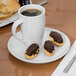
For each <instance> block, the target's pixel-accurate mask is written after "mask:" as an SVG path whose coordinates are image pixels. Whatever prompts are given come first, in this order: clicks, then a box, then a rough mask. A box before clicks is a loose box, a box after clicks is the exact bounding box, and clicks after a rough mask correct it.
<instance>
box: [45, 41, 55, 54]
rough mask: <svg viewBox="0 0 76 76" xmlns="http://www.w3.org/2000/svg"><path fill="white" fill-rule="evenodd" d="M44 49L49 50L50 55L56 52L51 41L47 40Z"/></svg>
mask: <svg viewBox="0 0 76 76" xmlns="http://www.w3.org/2000/svg"><path fill="white" fill-rule="evenodd" d="M44 49H45V50H47V51H48V52H49V53H52V52H53V50H54V44H53V43H52V42H51V41H49V40H47V41H45V43H44Z"/></svg>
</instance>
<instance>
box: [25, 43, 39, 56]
mask: <svg viewBox="0 0 76 76" xmlns="http://www.w3.org/2000/svg"><path fill="white" fill-rule="evenodd" d="M38 49H39V46H38V45H37V44H35V43H34V44H31V45H30V46H29V47H28V48H27V50H26V54H27V55H29V56H32V55H35V54H37V51H38V52H39V50H38Z"/></svg>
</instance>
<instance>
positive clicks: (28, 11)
mask: <svg viewBox="0 0 76 76" xmlns="http://www.w3.org/2000/svg"><path fill="white" fill-rule="evenodd" d="M41 13H42V11H41V10H38V9H26V10H24V11H23V12H22V13H21V14H22V15H24V16H38V15H40V14H41Z"/></svg>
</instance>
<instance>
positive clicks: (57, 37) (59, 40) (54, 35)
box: [49, 31, 63, 43]
mask: <svg viewBox="0 0 76 76" xmlns="http://www.w3.org/2000/svg"><path fill="white" fill-rule="evenodd" d="M49 36H51V37H52V38H53V39H54V41H56V42H57V43H63V39H62V37H61V35H60V34H59V33H57V32H55V31H51V33H50V34H49Z"/></svg>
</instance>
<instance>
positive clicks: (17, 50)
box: [8, 28, 70, 64]
mask: <svg viewBox="0 0 76 76" xmlns="http://www.w3.org/2000/svg"><path fill="white" fill-rule="evenodd" d="M51 31H57V32H59V33H60V34H61V36H62V38H63V40H64V45H63V46H61V47H57V46H55V49H56V52H55V54H54V55H53V56H47V55H46V54H45V53H44V51H43V44H44V42H45V41H46V40H49V33H50V32H51ZM17 35H18V36H19V37H20V38H21V32H18V33H17ZM26 48H27V46H25V45H24V44H23V43H22V42H20V41H18V40H17V39H15V38H14V37H13V36H12V37H11V38H10V40H9V41H8V49H9V52H10V53H11V54H12V55H13V56H14V57H16V58H17V59H19V60H21V61H24V62H29V63H35V64H42V63H48V62H52V61H55V60H58V59H60V58H61V57H63V56H64V55H65V54H66V53H67V52H68V50H69V48H70V40H69V38H68V37H67V36H66V35H65V34H64V33H62V32H60V31H58V30H55V29H52V28H45V32H44V38H43V43H42V46H41V47H40V52H39V54H38V55H37V56H36V57H35V58H34V59H31V60H28V59H26V58H25V56H24V53H25V50H26Z"/></svg>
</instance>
